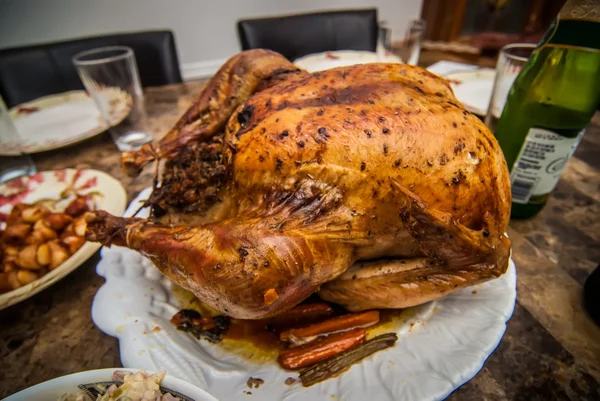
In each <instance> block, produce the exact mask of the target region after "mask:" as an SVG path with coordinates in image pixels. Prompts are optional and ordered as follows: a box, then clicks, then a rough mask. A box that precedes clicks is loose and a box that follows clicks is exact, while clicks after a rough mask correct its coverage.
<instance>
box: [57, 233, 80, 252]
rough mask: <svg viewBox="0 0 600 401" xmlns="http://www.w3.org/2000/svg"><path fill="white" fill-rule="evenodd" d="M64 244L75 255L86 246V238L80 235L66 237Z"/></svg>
mask: <svg viewBox="0 0 600 401" xmlns="http://www.w3.org/2000/svg"><path fill="white" fill-rule="evenodd" d="M62 242H63V243H64V244H65V245H66V246H68V247H69V252H70V253H71V254H74V253H75V252H77V250H78V249H79V248H81V247H82V246H83V244H85V238H83V237H80V236H78V235H69V236H68V237H64V238H63V239H62Z"/></svg>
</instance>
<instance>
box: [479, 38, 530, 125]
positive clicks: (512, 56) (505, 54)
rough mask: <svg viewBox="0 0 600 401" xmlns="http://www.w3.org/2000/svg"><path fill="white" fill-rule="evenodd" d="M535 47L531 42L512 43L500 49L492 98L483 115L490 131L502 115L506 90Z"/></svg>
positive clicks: (506, 94) (506, 95)
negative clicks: (485, 113)
mask: <svg viewBox="0 0 600 401" xmlns="http://www.w3.org/2000/svg"><path fill="white" fill-rule="evenodd" d="M535 47H536V45H534V44H531V43H514V44H510V45H506V46H504V47H503V48H502V50H500V53H499V54H498V62H497V64H496V79H495V81H494V88H493V90H492V98H491V100H490V106H489V108H488V112H487V115H486V117H485V124H486V125H487V126H488V127H489V128H490V130H492V132H494V131H495V129H496V124H497V123H498V119H500V116H501V115H502V110H504V105H505V103H506V98H507V97H508V92H509V91H510V88H511V87H512V84H513V82H514V81H515V78H517V75H519V73H520V72H521V69H523V66H524V65H525V63H526V62H527V59H528V58H529V56H530V55H531V53H532V52H533V49H535Z"/></svg>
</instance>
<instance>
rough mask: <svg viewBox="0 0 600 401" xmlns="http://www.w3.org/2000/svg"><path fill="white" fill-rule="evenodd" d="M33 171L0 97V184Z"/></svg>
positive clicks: (33, 167) (34, 170)
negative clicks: (22, 151)
mask: <svg viewBox="0 0 600 401" xmlns="http://www.w3.org/2000/svg"><path fill="white" fill-rule="evenodd" d="M35 172H36V169H35V164H33V161H32V160H31V157H30V156H29V155H26V154H23V153H21V138H20V137H19V134H18V133H17V129H16V128H15V125H14V124H13V121H12V119H11V118H10V115H9V114H8V110H7V109H6V105H5V104H4V100H3V99H2V98H1V97H0V184H1V183H3V182H6V181H9V180H12V179H13V178H17V177H20V176H22V175H30V174H33V173H35Z"/></svg>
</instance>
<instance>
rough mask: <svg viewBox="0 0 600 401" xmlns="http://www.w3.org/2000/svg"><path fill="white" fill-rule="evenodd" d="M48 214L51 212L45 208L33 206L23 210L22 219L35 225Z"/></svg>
mask: <svg viewBox="0 0 600 401" xmlns="http://www.w3.org/2000/svg"><path fill="white" fill-rule="evenodd" d="M48 213H50V211H49V210H48V208H46V207H44V206H31V207H28V208H26V209H23V211H22V212H21V218H22V219H23V221H24V222H26V223H35V222H36V221H38V220H39V219H41V218H42V217H44V216H46V215H47V214H48Z"/></svg>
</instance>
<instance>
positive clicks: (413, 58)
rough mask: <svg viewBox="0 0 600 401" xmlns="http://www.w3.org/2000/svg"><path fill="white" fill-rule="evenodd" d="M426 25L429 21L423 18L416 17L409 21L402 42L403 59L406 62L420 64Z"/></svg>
mask: <svg viewBox="0 0 600 401" xmlns="http://www.w3.org/2000/svg"><path fill="white" fill-rule="evenodd" d="M426 26H427V23H426V22H425V21H423V20H421V19H414V20H411V21H410V22H409V24H408V28H407V29H406V35H405V36H404V42H403V43H402V53H403V54H402V59H403V60H404V62H405V63H406V64H411V65H417V64H418V62H419V56H420V55H421V47H422V46H423V38H424V37H425V28H426Z"/></svg>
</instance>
